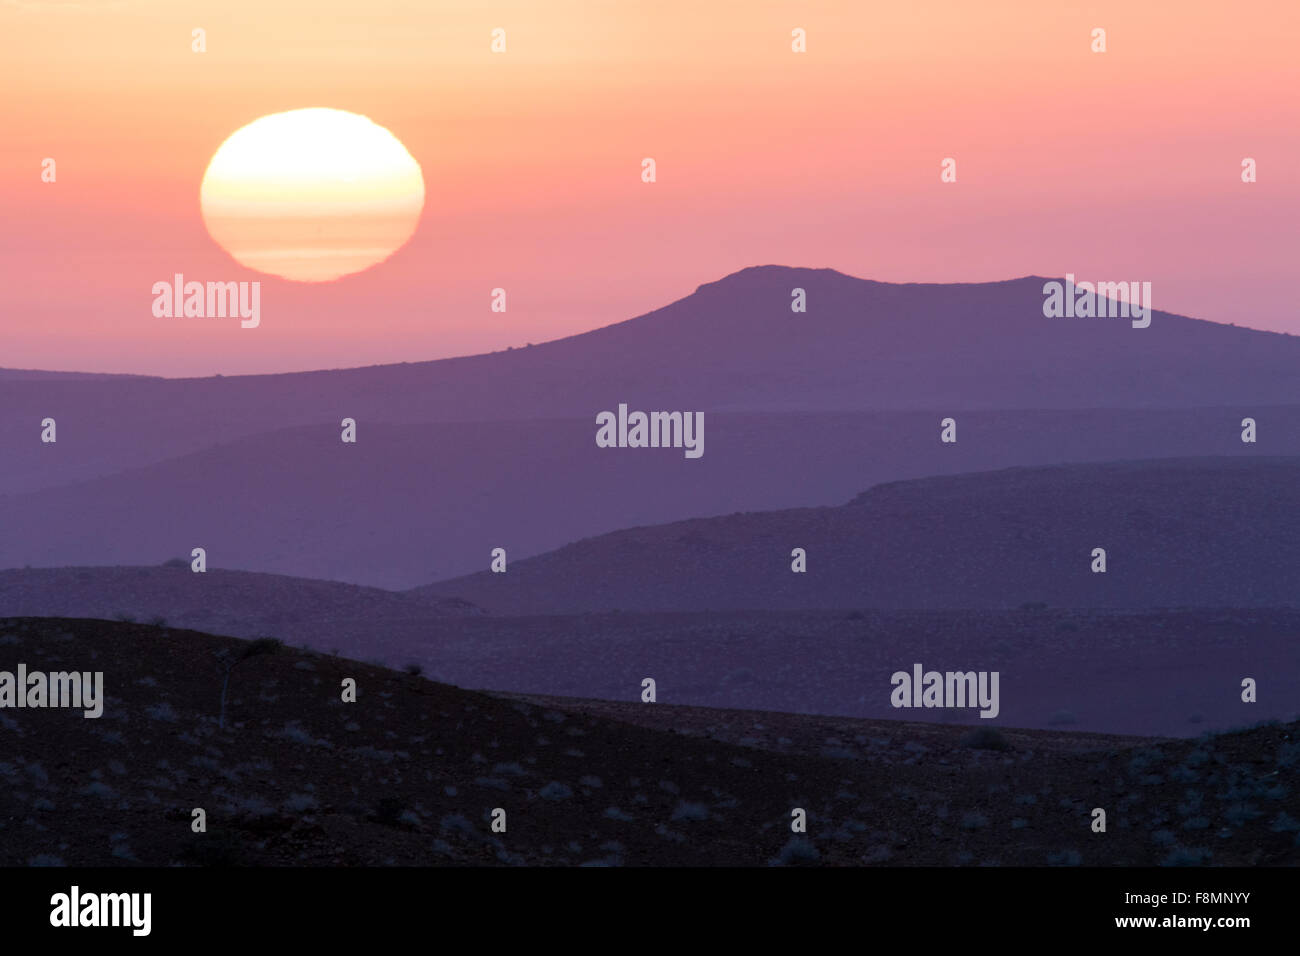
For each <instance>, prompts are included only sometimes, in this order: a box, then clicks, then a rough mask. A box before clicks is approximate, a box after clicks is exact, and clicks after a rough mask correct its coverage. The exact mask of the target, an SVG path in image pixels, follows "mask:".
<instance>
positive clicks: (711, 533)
mask: <svg viewBox="0 0 1300 956" xmlns="http://www.w3.org/2000/svg"><path fill="white" fill-rule="evenodd" d="M794 548H803V549H805V551H806V553H807V572H806V573H802V574H797V573H793V572H792V570H791V561H792V559H791V552H792V549H794ZM1094 548H1104V549H1105V551H1106V556H1107V570H1106V572H1105V573H1104V574H1097V573H1092V571H1091V562H1092V557H1091V554H1092V550H1093V549H1094ZM414 593H416V594H421V595H424V596H434V595H445V596H451V595H455V596H457V597H461V598H465V599H468V600H470V601H473V602H474V603H476V604H480V605H482V606H484V607H486V608H488V609H490V610H491V611H493V612H497V613H510V614H553V613H577V612H586V611H608V610H616V609H617V610H623V611H660V610H663V611H667V610H672V611H695V610H726V609H744V608H770V609H778V608H786V609H797V608H844V607H875V608H1015V607H1018V606H1020V605H1021V604H1023V603H1035V602H1045V603H1046V604H1048V605H1050V606H1053V607H1079V608H1082V607H1114V608H1120V607H1130V608H1136V607H1191V606H1207V607H1214V606H1224V607H1228V606H1234V607H1246V606H1294V605H1300V458H1257V459H1245V458H1206V459H1186V460H1183V459H1168V460H1155V461H1134V462H1115V463H1105V464H1080V465H1068V466H1055V467H1034V468H1011V469H1006V470H1002V471H994V472H988V473H979V474H964V475H954V476H943V477H935V478H926V479H920V480H914V481H903V482H893V483H887V484H882V485H878V486H876V487H874V488H871V489H870V490H868V491H866V492H864V493H863V494H861V495H859V496H858V497H856V498H854V499H853V500H852V501H850V502H849V503H847V504H845V505H842V506H839V507H834V508H810V509H794V510H786V511H776V512H758V513H744V514H733V515H729V516H726V517H718V518H707V519H700V520H693V521H682V522H674V523H671V524H665V525H658V526H653V527H642V528H631V529H628V530H624V531H619V532H615V533H612V534H608V535H602V536H599V537H596V538H592V539H588V540H584V541H579V542H576V543H574V544H571V545H568V546H566V547H563V548H560V549H558V550H556V551H554V552H551V553H549V554H545V555H541V556H539V557H536V558H531V559H528V560H524V561H517V562H515V563H514V564H511V565H509V566H508V571H507V573H506V574H493V573H490V572H486V571H485V572H480V573H477V574H474V575H470V576H468V577H463V578H457V579H453V580H450V581H446V582H442V583H439V584H435V585H431V586H428V587H425V588H421V589H417V590H416V591H415V592H414Z"/></svg>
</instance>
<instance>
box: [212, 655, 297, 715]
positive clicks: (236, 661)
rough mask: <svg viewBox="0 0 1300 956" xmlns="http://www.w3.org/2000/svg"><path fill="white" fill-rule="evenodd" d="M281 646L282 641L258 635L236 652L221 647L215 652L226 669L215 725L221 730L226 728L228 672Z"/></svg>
mask: <svg viewBox="0 0 1300 956" xmlns="http://www.w3.org/2000/svg"><path fill="white" fill-rule="evenodd" d="M282 646H283V642H282V641H280V640H279V639H278V638H274V637H259V638H258V639H257V640H255V641H249V642H248V643H247V644H245V645H244V646H243V647H242V648H241V649H240V650H239V652H238V653H235V652H232V651H231V650H230V649H229V648H226V647H223V648H222V649H221V650H219V651H217V652H216V655H215V656H216V658H217V660H218V661H220V662H221V664H222V666H223V667H224V668H225V669H226V676H225V680H223V681H222V682H221V716H220V718H219V719H218V721H217V726H219V727H220V728H221V729H222V730H225V729H226V691H227V690H229V688H230V674H231V672H232V671H234V669H235V668H236V667H238V666H239V665H240V664H241V663H243V662H244V661H246V660H248V659H249V658H250V657H260V656H261V655H263V654H274V653H275V652H276V651H278V650H279V649H280V648H281V647H282Z"/></svg>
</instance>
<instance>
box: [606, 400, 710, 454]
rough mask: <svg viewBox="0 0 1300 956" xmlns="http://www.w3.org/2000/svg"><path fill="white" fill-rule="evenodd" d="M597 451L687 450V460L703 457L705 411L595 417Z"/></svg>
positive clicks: (622, 411) (622, 406)
mask: <svg viewBox="0 0 1300 956" xmlns="http://www.w3.org/2000/svg"><path fill="white" fill-rule="evenodd" d="M596 424H597V425H598V426H600V427H599V428H597V430H596V447H598V448H684V449H685V450H686V451H685V454H686V457H687V458H699V457H700V456H702V455H703V454H704V413H703V412H649V413H646V412H629V411H628V410H627V405H626V404H620V405H619V406H618V414H617V415H615V414H614V413H613V412H600V413H599V414H598V415H596Z"/></svg>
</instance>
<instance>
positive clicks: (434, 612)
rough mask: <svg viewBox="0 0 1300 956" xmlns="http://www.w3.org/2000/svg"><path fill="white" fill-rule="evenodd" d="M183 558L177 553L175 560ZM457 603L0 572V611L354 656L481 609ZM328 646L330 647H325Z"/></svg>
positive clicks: (335, 587) (231, 581)
mask: <svg viewBox="0 0 1300 956" xmlns="http://www.w3.org/2000/svg"><path fill="white" fill-rule="evenodd" d="M178 560H179V559H178ZM479 613H482V611H481V609H479V608H476V607H474V606H473V605H472V604H469V603H468V602H465V601H459V600H456V599H449V600H444V599H440V598H432V599H428V598H423V597H421V596H419V595H410V594H395V593H393V592H391V591H381V590H379V589H378V588H363V587H356V586H355V585H351V584H340V583H337V582H334V581H311V580H307V579H304V578H291V577H285V576H282V575H276V574H253V573H250V572H247V571H225V570H222V569H220V568H217V569H213V570H209V571H207V572H205V573H203V574H195V573H194V572H192V571H191V570H190V567H189V562H188V561H186V562H185V563H184V564H183V565H182V566H180V567H109V568H92V567H80V568H31V569H26V570H10V571H0V615H11V616H15V617H18V616H23V615H40V616H44V617H86V618H101V619H104V620H123V621H127V620H129V621H138V622H139V623H141V624H148V623H154V624H160V625H161V624H168V625H170V626H172V627H188V628H195V629H198V628H203V629H206V630H209V631H212V632H215V633H218V634H229V635H233V636H235V637H262V636H269V637H278V638H280V639H282V640H286V641H292V642H294V643H300V642H306V641H312V642H313V643H316V641H317V639H320V638H322V635H326V637H325V638H324V640H322V641H321V642H322V643H326V644H328V643H329V637H334V638H335V639H336V640H337V641H338V642H339V643H338V644H335V645H333V646H348V647H349V648H351V649H353V650H354V651H356V652H357V653H360V651H359V650H357V645H356V644H354V643H352V642H353V641H360V639H362V638H363V636H364V635H366V634H371V633H373V632H374V631H375V630H376V629H383V628H389V627H400V626H403V625H406V624H408V623H410V622H427V621H429V620H434V619H437V618H440V617H444V616H459V615H464V614H469V615H473V614H479ZM324 649H325V650H329V647H326V648H324Z"/></svg>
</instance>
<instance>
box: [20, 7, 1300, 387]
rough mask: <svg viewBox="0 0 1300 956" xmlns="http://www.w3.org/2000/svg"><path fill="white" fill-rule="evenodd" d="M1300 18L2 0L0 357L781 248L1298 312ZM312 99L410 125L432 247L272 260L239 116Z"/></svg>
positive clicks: (423, 348) (373, 354) (820, 260)
mask: <svg viewBox="0 0 1300 956" xmlns="http://www.w3.org/2000/svg"><path fill="white" fill-rule="evenodd" d="M196 28H201V29H202V30H204V31H205V44H206V51H205V52H202V53H198V52H194V50H193V49H192V44H193V33H192V31H193V30H194V29H196ZM496 28H500V29H503V30H504V31H505V44H506V49H505V52H499V53H494V52H493V51H492V48H491V47H492V31H493V30H494V29H496ZM796 28H799V29H802V30H804V31H805V32H806V52H804V53H796V52H793V51H792V49H791V46H792V31H793V30H794V29H796ZM1094 28H1102V29H1104V30H1105V31H1106V52H1104V53H1094V52H1093V51H1092V45H1093V39H1092V31H1093V30H1094ZM1297 35H1300V4H1296V3H1294V2H1293V0H1269V2H1254V3H1252V2H1236V3H1206V2H1196V0H1190V2H1189V0H1177V2H1172V0H1171V2H1164V0H1144V2H1135V0H1118V2H1097V3H1074V2H1065V0H1060V2H1043V0H990V2H988V3H978V4H977V3H971V2H969V0H913V2H909V3H905V4H868V3H862V2H860V0H843V2H840V0H804V2H799V0H734V2H733V0H689V2H683V0H586V2H574V0H411V2H406V0H400V2H399V0H390V2H384V0H366V2H364V3H363V2H343V0H311V2H298V0H277V2H275V3H266V2H265V0H215V2H188V0H102V2H97V0H80V2H76V3H63V2H53V0H50V2H42V0H0V89H3V90H5V91H6V95H5V96H3V97H0V131H3V135H0V366H2V367H9V368H45V369H60V370H81V371H108V372H136V373H148V374H159V375H168V376H189V375H209V374H216V373H221V374H227V375H229V374H239V373H249V372H272V371H294V370H302V369H311V368H335V367H345V366H357V365H370V364H376V363H384V362H400V361H418V360H424V359H433V358H440V357H444V356H451V355H464V354H472V353H477V352H484V351H492V350H496V349H503V348H506V347H507V346H521V345H524V344H526V343H529V342H533V343H536V342H542V341H546V340H549V339H554V338H558V337H561V336H564V335H569V334H573V333H576V332H581V331H585V330H587V329H591V328H596V327H599V326H603V325H608V324H610V323H613V322H617V321H621V320H623V319H627V318H631V317H633V316H636V315H639V314H642V313H644V312H648V311H650V310H652V309H655V308H658V307H659V306H662V305H665V304H667V303H669V302H671V301H673V300H675V299H678V298H681V297H682V296H685V295H688V294H689V293H690V292H692V291H693V290H694V289H695V288H696V287H697V286H698V285H700V284H701V283H705V282H711V281H714V280H716V279H718V278H721V277H722V276H724V275H727V274H729V273H731V272H735V271H737V270H739V269H742V268H744V267H746V266H751V265H762V264H769V263H778V264H782V265H791V266H807V267H830V268H835V269H838V270H840V271H842V272H846V273H848V274H850V275H855V276H860V277H863V278H870V279H877V280H882V281H893V282H949V281H955V282H971V281H986V280H999V279H1007V278H1013V277H1017V276H1023V275H1030V274H1033V275H1048V276H1061V275H1064V274H1066V273H1073V274H1075V275H1076V276H1077V277H1078V278H1079V279H1081V280H1087V279H1096V280H1130V281H1132V280H1140V281H1150V282H1151V283H1152V288H1153V292H1152V296H1153V300H1154V304H1155V307H1156V308H1157V309H1161V310H1165V311H1172V312H1179V313H1182V314H1186V315H1193V316H1196V317H1199V318H1206V319H1211V320H1214V321H1218V322H1225V323H1226V322H1233V323H1236V324H1237V325H1248V326H1253V327H1257V328H1263V329H1273V330H1279V331H1289V332H1293V333H1300V310H1297V307H1296V300H1295V296H1294V293H1293V286H1294V284H1295V278H1296V268H1295V261H1294V260H1295V254H1296V250H1297V247H1298V244H1297V239H1298V238H1300V235H1298V230H1300V227H1298V226H1297V223H1298V222H1300V215H1297V213H1300V178H1298V177H1297V172H1296V170H1297V164H1296V156H1297V155H1300V57H1297V56H1296V55H1295V53H1294V48H1293V45H1294V39H1295V37H1296V36H1297ZM308 107H327V108H332V109H337V110H344V111H348V112H352V113H357V114H360V115H362V116H365V117H367V118H369V119H370V120H372V121H373V122H374V123H376V124H378V125H379V126H381V127H383V128H384V129H386V130H388V131H389V132H391V133H392V135H393V136H394V137H396V139H397V140H398V141H400V143H401V144H402V145H403V146H404V147H405V149H406V150H407V151H409V153H410V155H411V156H412V157H413V158H414V159H415V161H416V162H417V163H418V164H419V168H420V173H421V175H422V177H423V184H424V206H423V212H422V214H421V215H420V216H419V219H418V223H416V224H415V228H414V233H413V234H412V235H411V238H410V239H409V241H407V242H406V244H405V245H404V246H402V247H401V248H400V249H399V250H398V251H397V252H395V253H394V254H393V255H391V256H390V257H389V258H387V259H386V260H384V261H382V262H380V263H379V264H377V265H374V266H372V267H370V268H368V269H366V270H365V271H362V272H359V273H356V274H354V275H350V276H345V277H343V278H339V279H337V280H334V281H330V282H318V283H303V282H292V281H288V280H285V279H281V278H277V277H275V276H272V275H267V274H264V273H259V272H256V271H253V270H252V269H250V268H248V267H246V266H245V265H242V264H241V263H240V262H239V261H237V260H236V259H235V258H232V256H231V255H230V254H229V253H228V252H227V251H226V250H225V249H223V248H222V246H220V245H218V244H217V243H216V242H215V241H214V240H213V238H212V236H211V235H209V232H208V230H207V228H206V226H205V223H204V219H203V215H202V212H201V208H200V184H201V183H202V181H203V177H204V173H205V170H206V169H207V168H208V164H209V162H210V161H211V160H212V158H213V156H214V154H215V153H216V152H217V150H218V148H219V147H220V146H221V145H222V143H223V142H225V141H226V140H227V139H228V138H229V137H230V136H231V135H232V134H234V133H235V132H236V131H237V130H239V129H241V128H242V127H244V126H246V125H248V124H249V123H252V122H253V121H254V120H257V119H259V118H260V117H263V116H266V115H268V114H272V113H278V112H284V111H289V110H295V109H303V108H308ZM646 157H650V158H653V159H654V160H655V164H656V170H655V171H656V181H655V182H653V183H646V182H643V181H642V160H643V159H644V158H646ZM948 157H951V158H953V159H955V160H956V176H957V178H956V182H942V181H941V177H940V173H941V163H942V161H943V160H944V159H945V158H948ZM1246 157H1250V158H1253V159H1254V160H1255V161H1256V164H1257V176H1258V181H1257V182H1254V183H1243V182H1242V179H1241V164H1242V160H1243V158H1246ZM46 158H52V159H53V160H54V161H55V164H56V166H55V169H56V179H55V181H54V182H43V181H42V168H43V167H42V163H43V160H45V159H46ZM176 273H181V274H183V275H184V276H185V278H186V280H187V281H200V282H206V281H220V282H231V281H234V282H240V281H250V282H251V281H260V282H261V289H260V312H261V319H260V323H259V324H258V325H257V327H256V328H245V327H242V325H241V323H240V322H239V321H237V320H234V321H232V320H229V319H221V318H195V317H188V318H187V317H183V316H182V317H172V318H167V317H162V318H160V317H158V316H156V315H155V314H154V311H153V309H152V305H153V303H154V298H155V297H154V294H153V292H152V291H151V290H152V288H153V286H154V284H155V283H157V282H160V281H165V282H170V281H171V280H172V277H173V276H174V275H175V274H176ZM497 288H502V289H505V291H506V311H504V312H499V311H493V310H492V308H491V306H492V302H493V290H494V289H497Z"/></svg>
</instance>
